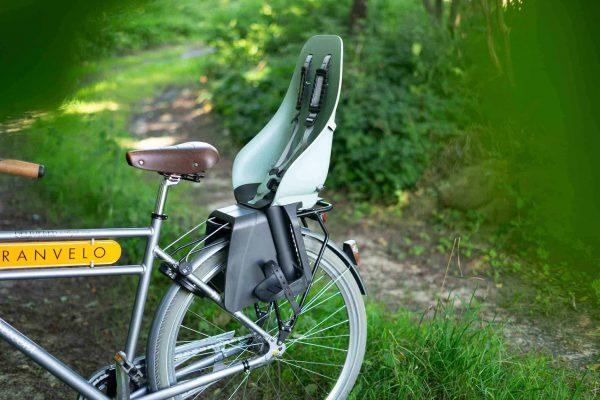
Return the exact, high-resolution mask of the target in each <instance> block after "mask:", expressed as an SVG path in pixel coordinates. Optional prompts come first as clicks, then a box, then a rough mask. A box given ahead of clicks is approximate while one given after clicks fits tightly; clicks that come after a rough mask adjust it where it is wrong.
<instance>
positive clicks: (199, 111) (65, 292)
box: [0, 87, 600, 399]
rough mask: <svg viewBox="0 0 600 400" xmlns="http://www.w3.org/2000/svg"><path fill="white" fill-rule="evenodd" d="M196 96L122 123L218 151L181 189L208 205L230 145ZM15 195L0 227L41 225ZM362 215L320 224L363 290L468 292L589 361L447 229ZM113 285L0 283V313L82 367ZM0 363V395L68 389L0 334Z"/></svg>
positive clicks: (554, 350) (107, 320) (151, 142)
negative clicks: (442, 246)
mask: <svg viewBox="0 0 600 400" xmlns="http://www.w3.org/2000/svg"><path fill="white" fill-rule="evenodd" d="M196 99H197V88H194V89H190V88H177V87H171V88H168V89H166V90H165V91H164V92H163V93H161V94H160V95H159V96H157V97H155V98H153V99H146V100H144V101H143V102H141V103H140V104H139V110H140V111H139V113H137V114H136V115H135V116H134V117H133V118H132V120H131V121H130V127H131V132H132V136H133V139H132V140H133V141H134V142H135V143H134V144H135V145H136V146H137V147H152V146H157V145H169V144H172V143H174V142H181V141H185V140H201V141H207V142H210V143H212V144H214V145H215V146H217V148H219V149H220V150H221V155H222V160H221V162H220V163H219V164H218V165H217V166H216V167H215V168H214V169H212V170H211V171H210V172H209V174H208V176H207V178H206V179H205V180H204V181H203V182H202V183H201V184H188V183H187V182H186V183H185V188H184V189H182V188H180V191H181V193H182V196H183V198H184V199H185V201H186V202H189V204H190V206H197V205H203V208H205V209H206V210H213V209H216V208H219V207H222V206H226V205H229V204H232V203H233V202H234V199H233V196H232V190H231V165H232V159H233V154H234V153H235V152H234V151H232V150H231V149H232V148H233V147H232V146H231V143H230V141H229V139H228V136H227V134H226V132H224V131H223V130H222V129H221V128H220V127H219V126H218V124H216V123H215V120H214V118H213V117H212V116H211V114H210V107H209V106H208V105H207V104H204V103H198V102H197V101H196ZM182 186H184V185H182ZM325 196H327V194H326V195H325ZM11 202H12V203H13V204H11ZM15 202H18V199H15V198H14V197H12V196H11V194H10V193H8V192H4V193H0V230H5V229H18V228H20V227H27V228H31V227H41V226H44V227H47V225H45V222H46V221H45V220H44V217H43V212H41V211H40V212H39V215H35V214H33V213H31V212H30V213H22V212H20V213H16V214H15V213H14V212H13V211H12V210H14V209H18V207H14V205H15V204H14V203H15ZM384 219H385V218H384ZM365 220H367V219H365V218H360V217H357V216H356V210H355V209H354V206H353V205H352V204H350V203H345V204H344V202H340V203H339V205H338V207H337V208H336V210H335V211H334V212H332V213H331V215H330V222H329V225H330V229H331V231H332V236H333V238H334V240H335V241H337V242H338V243H340V242H342V241H343V240H345V239H347V238H354V239H357V241H358V242H359V244H360V246H361V253H362V260H363V261H362V265H361V267H360V268H361V273H362V276H363V278H364V280H365V282H366V284H367V287H368V290H369V296H370V298H373V299H377V300H382V301H385V302H386V303H388V304H390V307H392V308H393V307H394V306H397V305H402V306H403V307H408V308H410V309H412V310H414V311H426V310H427V309H429V308H430V307H431V306H432V305H434V304H435V302H436V301H437V300H438V299H451V300H450V301H452V302H453V303H454V304H455V305H457V306H459V307H460V306H462V305H464V304H466V303H468V302H469V301H470V299H471V297H472V296H474V297H475V298H476V299H477V301H478V302H479V303H481V304H482V307H483V310H484V311H485V313H486V315H488V316H489V318H493V317H494V316H495V318H496V319H499V320H501V321H502V322H504V323H505V324H506V329H505V331H506V334H507V337H509V338H510V339H511V343H513V344H514V345H515V346H519V347H520V348H524V349H532V350H536V351H544V352H547V353H550V354H553V355H555V356H559V357H561V358H563V359H566V360H567V361H569V362H570V363H571V364H572V365H573V366H575V367H577V368H580V367H582V366H583V365H586V364H589V363H590V362H594V361H595V360H597V357H598V354H600V350H599V347H600V346H599V345H598V343H597V341H594V340H593V338H591V339H590V338H586V337H585V335H582V334H581V330H579V329H578V328H577V327H578V324H580V322H581V321H577V320H573V321H574V322H573V323H571V322H572V321H570V320H568V319H567V320H566V321H569V323H565V324H562V325H560V326H552V325H551V326H550V327H548V326H547V325H548V324H547V323H543V322H540V323H537V322H535V321H534V322H532V321H531V320H524V319H520V317H519V316H518V315H515V314H511V313H508V312H507V311H506V310H504V309H503V308H502V307H500V306H499V304H498V303H499V299H500V298H501V296H500V295H499V292H500V289H499V288H498V287H496V285H495V284H494V283H493V282H492V281H491V280H489V279H487V278H486V277H485V276H484V275H483V274H481V273H480V271H478V269H477V268H476V263H474V262H473V260H470V259H469V258H467V257H465V256H463V258H462V260H461V262H460V263H459V259H458V258H457V257H456V256H457V254H460V251H459V250H458V249H457V248H455V249H454V251H453V252H452V254H453V257H452V259H451V262H450V263H449V262H448V260H449V251H447V250H442V251H440V250H439V249H438V248H436V246H437V243H439V242H440V239H442V237H446V236H447V237H446V239H447V240H450V242H452V240H453V239H454V237H453V236H451V235H450V234H449V233H448V232H444V231H441V232H440V231H437V230H436V227H435V226H434V225H433V224H432V223H430V222H428V220H427V219H426V218H422V214H420V213H419V212H416V211H415V212H414V213H413V214H411V212H407V213H406V215H404V216H403V217H402V218H399V219H395V220H394V221H395V222H394V223H392V224H383V223H380V222H378V223H368V222H364V221H365ZM378 221H381V219H379V220H378ZM115 285H116V281H115V279H109V278H98V279H92V280H90V279H86V280H82V279H76V280H59V281H52V282H43V281H38V282H28V283H22V282H19V283H2V284H0V298H1V299H2V312H3V315H2V316H3V318H5V319H6V320H7V321H9V322H11V323H13V324H14V325H15V326H16V327H17V328H18V329H21V330H22V331H24V332H26V333H27V334H28V335H31V337H32V338H33V339H34V340H36V341H38V342H39V343H41V344H43V345H45V346H47V347H48V349H49V350H50V351H51V352H53V353H56V354H61V356H62V359H63V360H64V361H65V362H67V363H69V364H71V365H73V366H74V367H75V368H76V369H78V370H79V371H82V372H83V373H84V375H86V376H87V375H89V374H90V373H91V372H92V371H93V370H95V369H96V368H97V367H99V366H100V365H101V363H102V362H105V363H109V362H110V360H111V359H112V357H113V355H114V353H115V351H116V350H117V349H120V348H121V347H122V345H123V343H124V334H125V331H124V330H123V327H124V325H125V324H126V322H127V319H128V317H129V312H130V307H131V302H130V299H132V298H133V293H132V289H131V285H129V286H130V288H129V289H126V290H125V291H124V292H123V293H121V295H122V296H121V298H122V299H123V300H120V299H115V298H114V296H115V293H114V291H110V290H108V291H107V290H104V289H106V288H107V287H114V286H115ZM119 313H122V315H123V318H121V319H120V320H119V321H118V322H117V321H116V320H115V315H118V314H119ZM121 320H122V321H121ZM88 360H89V361H88ZM98 360H99V361H100V365H99V364H98ZM596 362H597V361H596ZM0 365H1V366H2V367H1V370H2V373H0V399H25V398H26V399H63V398H72V396H73V394H72V392H71V391H70V390H69V389H68V388H66V387H65V386H64V385H63V384H62V383H60V382H58V381H57V380H56V379H54V378H53V377H52V376H51V375H50V374H48V373H46V372H43V371H42V370H41V369H39V368H37V367H36V366H33V365H32V364H30V363H29V362H28V361H26V360H25V358H24V357H23V356H21V355H20V354H19V353H17V352H15V351H13V350H12V349H11V348H9V347H8V346H7V345H6V344H4V343H1V344H0Z"/></svg>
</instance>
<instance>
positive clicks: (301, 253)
mask: <svg viewBox="0 0 600 400" xmlns="http://www.w3.org/2000/svg"><path fill="white" fill-rule="evenodd" d="M298 206H299V204H290V205H287V206H272V207H269V208H267V209H266V210H261V209H254V208H251V207H248V206H244V205H240V204H237V205H232V206H229V207H225V208H221V209H218V210H216V211H213V212H212V213H211V215H210V217H209V218H208V220H207V223H206V235H205V237H206V238H207V240H206V246H209V245H211V244H212V243H216V242H220V241H222V240H224V239H228V240H229V247H228V257H227V269H226V272H225V280H224V292H225V293H224V302H225V308H226V309H227V310H228V311H230V312H236V311H239V310H241V309H243V308H245V307H247V306H250V305H252V304H254V303H256V302H257V301H264V302H272V301H276V300H280V299H283V298H287V299H288V300H289V301H290V304H292V307H293V308H297V304H296V302H295V301H294V297H295V296H296V295H298V294H300V293H302V292H303V291H305V290H306V288H307V287H308V284H309V282H310V280H311V271H310V267H309V263H308V258H307V255H306V249H305V248H304V241H303V240H302V232H301V228H300V224H299V221H298V216H297V207H298Z"/></svg>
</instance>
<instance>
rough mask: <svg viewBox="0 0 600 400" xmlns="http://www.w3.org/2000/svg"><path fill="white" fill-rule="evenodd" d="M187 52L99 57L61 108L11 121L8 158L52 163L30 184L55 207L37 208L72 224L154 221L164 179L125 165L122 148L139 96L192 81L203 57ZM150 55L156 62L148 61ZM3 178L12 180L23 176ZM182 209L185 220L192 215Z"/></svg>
mask: <svg viewBox="0 0 600 400" xmlns="http://www.w3.org/2000/svg"><path fill="white" fill-rule="evenodd" d="M184 50H185V48H180V47H172V48H169V49H163V50H156V51H153V52H146V53H143V54H141V55H136V56H129V57H122V58H117V59H109V60H107V61H104V62H98V63H95V64H94V66H93V68H90V73H93V74H94V76H95V79H94V80H93V81H92V82H88V83H87V84H84V85H82V86H81V87H80V89H79V90H78V91H77V92H76V93H75V95H74V97H73V98H71V99H69V100H67V101H65V102H64V103H63V105H62V106H61V108H60V109H59V110H56V111H53V112H47V113H43V114H41V115H35V116H34V117H32V119H33V120H34V121H35V122H34V123H33V124H31V125H28V123H27V120H26V119H25V120H16V121H13V124H12V129H13V130H15V132H14V133H12V134H3V135H2V136H0V147H1V148H2V152H3V153H2V156H3V157H5V158H16V159H25V160H30V161H35V162H39V163H41V164H44V165H45V166H46V176H45V177H44V179H42V180H40V181H39V182H34V183H33V184H31V185H28V186H26V187H25V190H27V194H28V196H30V197H31V198H32V199H36V200H40V201H39V203H41V204H38V203H37V201H33V200H32V201H31V202H32V203H33V204H32V206H34V207H44V208H47V207H48V205H49V204H50V205H51V207H50V209H49V210H43V211H38V213H40V214H44V215H47V216H48V217H49V218H51V219H52V221H51V222H53V223H54V224H60V225H61V226H71V227H73V228H76V227H81V228H83V227H100V226H105V227H116V226H119V227H127V226H146V225H147V224H148V223H149V217H148V216H149V213H150V212H151V210H152V209H153V205H154V199H155V196H156V190H157V188H158V182H159V177H158V176H157V175H152V174H148V173H147V172H142V171H137V170H134V169H132V168H130V167H129V166H127V164H126V162H125V157H124V154H125V151H126V150H127V149H128V148H129V146H131V143H132V141H133V138H132V136H131V134H130V133H129V132H128V128H129V127H128V124H129V121H130V118H131V115H132V112H136V111H138V110H139V109H138V108H137V103H138V102H139V101H140V99H143V98H145V97H150V96H153V95H156V94H158V93H160V92H161V91H162V90H164V87H165V86H168V85H174V84H179V85H181V84H189V85H193V82H194V81H196V79H197V76H198V72H197V71H198V70H199V68H200V67H201V65H202V63H203V62H204V61H203V59H183V58H181V57H180V55H181V54H182V53H183V52H184ZM148 59H151V60H153V62H151V63H148V62H142V61H144V60H148ZM0 128H1V126H0ZM144 178H147V181H146V180H141V179H144ZM0 179H2V184H3V185H7V184H10V182H11V179H18V178H10V177H6V176H2V177H0ZM169 203H170V207H174V208H175V207H177V198H176V197H171V200H170V201H169ZM178 208H179V212H178V217H179V218H182V219H185V218H186V217H189V216H190V214H191V213H192V211H191V210H189V209H187V208H185V207H178ZM29 209H30V211H31V212H35V211H34V210H35V208H32V207H30V208H29ZM194 211H195V212H196V213H197V212H198V209H195V210H194ZM166 228H167V232H166V233H167V234H169V229H170V230H175V229H178V228H179V227H177V226H173V225H172V224H166ZM129 244H130V243H127V244H126V249H127V255H128V256H129V257H130V258H131V259H132V260H135V259H136V258H137V257H138V256H139V255H140V254H139V253H140V251H141V250H143V249H140V248H139V247H138V246H137V245H136V244H132V245H131V246H130V245H129Z"/></svg>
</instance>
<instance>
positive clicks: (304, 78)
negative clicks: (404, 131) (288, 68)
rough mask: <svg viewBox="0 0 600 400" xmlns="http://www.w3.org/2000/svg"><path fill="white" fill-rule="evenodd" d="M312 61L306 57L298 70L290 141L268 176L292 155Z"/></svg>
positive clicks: (310, 57) (275, 173) (277, 170)
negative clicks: (298, 82)
mask: <svg viewBox="0 0 600 400" xmlns="http://www.w3.org/2000/svg"><path fill="white" fill-rule="evenodd" d="M312 59H313V55H312V54H309V55H307V56H306V59H305V60H304V65H302V68H301V70H300V85H299V86H298V98H297V100H296V110H298V112H297V113H296V115H295V116H294V118H293V119H292V124H293V125H294V127H293V128H292V134H291V135H290V140H288V142H287V144H286V145H285V148H284V149H283V151H282V152H281V156H279V159H278V160H277V162H276V163H275V166H274V167H273V169H271V171H269V175H277V174H278V173H279V170H280V168H279V166H280V165H281V164H282V163H283V162H284V161H285V160H286V159H287V158H288V156H290V154H291V153H292V145H293V143H294V141H295V140H296V135H297V134H298V130H299V128H300V110H301V109H302V104H303V103H304V97H305V91H306V87H307V86H308V85H309V84H310V83H309V82H308V77H309V75H310V67H311V65H312Z"/></svg>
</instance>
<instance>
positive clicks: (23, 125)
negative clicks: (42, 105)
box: [0, 112, 47, 134]
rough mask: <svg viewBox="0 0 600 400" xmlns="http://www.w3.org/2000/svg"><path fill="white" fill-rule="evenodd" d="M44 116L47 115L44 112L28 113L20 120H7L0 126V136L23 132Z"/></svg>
mask: <svg viewBox="0 0 600 400" xmlns="http://www.w3.org/2000/svg"><path fill="white" fill-rule="evenodd" d="M46 114H47V113H44V112H30V113H27V114H25V115H24V116H21V117H20V118H14V119H11V120H8V121H7V122H5V123H3V124H0V134H2V133H17V132H20V131H22V130H25V129H27V128H29V127H30V126H31V125H33V124H34V123H35V122H36V121H37V120H38V119H39V118H41V117H43V116H44V115H46Z"/></svg>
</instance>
